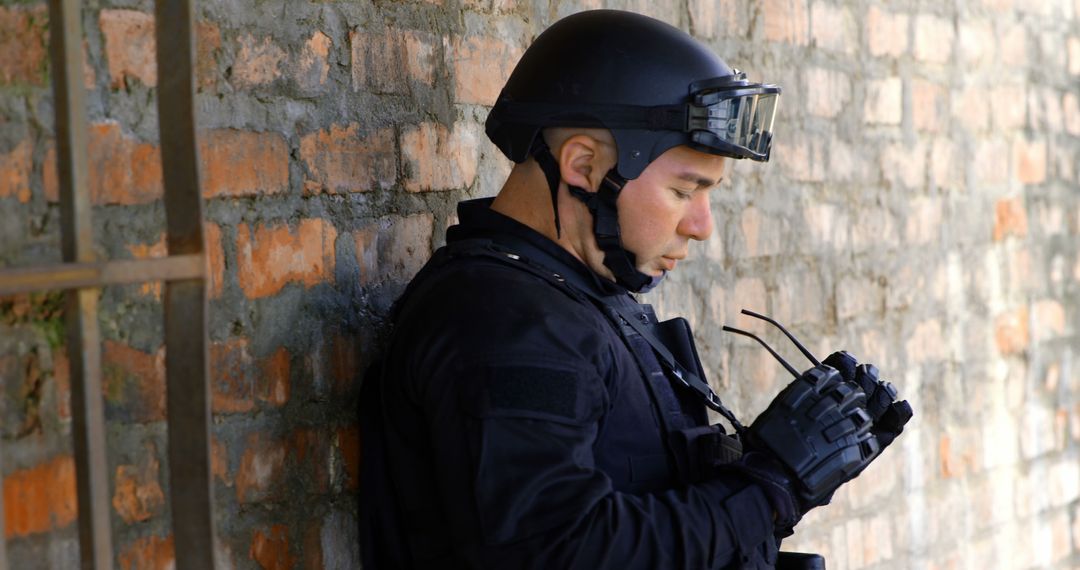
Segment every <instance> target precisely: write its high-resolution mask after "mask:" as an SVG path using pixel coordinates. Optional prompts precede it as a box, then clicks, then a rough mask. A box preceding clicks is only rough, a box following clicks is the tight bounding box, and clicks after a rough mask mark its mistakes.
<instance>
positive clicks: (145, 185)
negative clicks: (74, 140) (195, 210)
mask: <svg viewBox="0 0 1080 570" xmlns="http://www.w3.org/2000/svg"><path fill="white" fill-rule="evenodd" d="M88 136H89V139H90V140H89V153H88V154H89V156H88V157H87V158H88V160H89V166H90V169H89V176H88V178H89V180H88V183H89V185H90V201H91V203H93V204H97V205H103V204H121V205H132V204H148V203H150V202H154V201H156V200H160V199H161V197H162V195H163V194H164V186H163V185H162V178H161V151H160V149H159V148H158V147H157V146H156V145H153V144H150V143H145V142H140V141H138V140H136V139H134V138H132V137H130V136H128V135H126V134H125V133H124V132H123V130H122V129H121V128H120V125H119V124H118V123H116V122H114V121H105V122H101V123H92V124H91V125H90V129H89V133H88ZM56 160H57V158H56V149H55V147H51V148H50V149H49V150H48V151H47V152H46V154H45V161H44V165H43V169H44V184H43V185H44V187H45V197H46V199H47V200H49V201H50V202H57V201H59V186H58V179H57V170H56V168H57V162H56Z"/></svg>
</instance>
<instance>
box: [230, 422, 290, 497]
mask: <svg viewBox="0 0 1080 570" xmlns="http://www.w3.org/2000/svg"><path fill="white" fill-rule="evenodd" d="M288 454H289V449H288V446H287V443H286V442H285V441H282V440H279V439H269V438H266V437H264V436H262V435H260V434H252V435H251V436H249V437H248V440H247V448H246V449H245V450H244V455H243V456H242V457H241V458H240V468H239V469H238V470H237V472H236V499H237V500H238V501H240V502H241V503H251V502H260V501H265V500H277V499H279V498H280V497H281V492H282V489H281V486H282V483H283V481H284V479H285V459H286V457H287V456H288Z"/></svg>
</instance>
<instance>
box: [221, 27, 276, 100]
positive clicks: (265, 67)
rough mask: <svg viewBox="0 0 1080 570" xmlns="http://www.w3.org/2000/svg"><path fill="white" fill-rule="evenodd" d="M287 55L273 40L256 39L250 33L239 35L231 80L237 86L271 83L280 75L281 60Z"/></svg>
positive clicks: (265, 38)
mask: <svg viewBox="0 0 1080 570" xmlns="http://www.w3.org/2000/svg"><path fill="white" fill-rule="evenodd" d="M286 57H287V55H286V54H285V51H284V50H282V49H281V48H280V47H278V46H277V44H275V43H274V40H273V39H272V38H269V37H264V38H262V40H258V39H256V38H255V37H254V36H252V35H251V34H245V35H243V36H241V37H240V53H238V54H237V55H236V61H235V62H234V63H233V67H232V81H233V83H235V84H236V85H237V86H238V87H241V88H245V87H254V86H258V85H264V84H267V83H271V82H273V81H274V80H276V79H277V78H279V77H281V67H282V65H281V64H282V62H283V61H285V58H286Z"/></svg>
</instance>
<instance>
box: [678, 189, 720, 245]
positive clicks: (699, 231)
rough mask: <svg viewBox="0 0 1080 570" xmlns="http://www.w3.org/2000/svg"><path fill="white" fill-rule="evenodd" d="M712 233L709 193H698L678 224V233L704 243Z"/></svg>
mask: <svg viewBox="0 0 1080 570" xmlns="http://www.w3.org/2000/svg"><path fill="white" fill-rule="evenodd" d="M712 232H713V218H712V208H711V207H710V206H709V193H708V192H698V193H697V195H696V196H694V197H693V198H692V199H691V202H690V208H689V209H688V210H687V211H686V214H685V215H684V216H683V219H682V221H681V222H680V223H679V233H680V234H682V235H684V236H687V237H689V238H690V239H696V240H698V241H704V240H707V239H709V236H710V235H712Z"/></svg>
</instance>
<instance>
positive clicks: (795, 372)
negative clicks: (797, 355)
mask: <svg viewBox="0 0 1080 570" xmlns="http://www.w3.org/2000/svg"><path fill="white" fill-rule="evenodd" d="M742 314H744V315H749V316H751V317H754V318H755V319H761V320H763V321H765V322H767V323H769V324H771V325H773V326H774V327H776V328H778V329H780V332H782V333H784V336H786V337H788V339H789V340H791V342H792V343H794V344H795V346H796V347H797V348H798V349H799V352H802V353H803V356H805V357H806V358H808V359H810V362H813V363H814V366H821V361H820V360H818V359H817V358H816V357H815V356H814V354H813V353H812V352H810V351H809V350H807V348H806V347H805V346H803V344H802V343H801V342H799V339H797V338H795V335H793V334H791V333H790V332H788V330H787V329H786V328H784V325H782V324H780V323H778V322H776V321H775V320H773V319H772V317H768V316H765V315H762V314H761V313H755V312H754V311H751V310H749V309H743V310H742ZM723 330H725V331H727V332H733V333H735V334H741V335H743V336H748V337H750V338H752V339H754V340H756V341H758V343H760V344H761V346H764V347H765V350H768V351H769V354H771V355H773V358H775V359H776V360H777V361H778V362H780V364H783V365H784V368H787V371H788V372H790V373H791V375H792V376H794V377H796V378H798V377H799V371H798V370H795V367H794V366H792V365H790V364H788V362H787V361H786V360H784V358H783V357H781V356H780V355H779V354H777V353H776V351H775V350H773V349H772V347H771V346H769V344H768V343H767V342H765V341H763V340H761V338H760V337H758V336H757V335H756V334H754V333H751V332H747V331H744V330H742V329H737V328H735V327H729V326H727V325H724V327H723Z"/></svg>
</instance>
